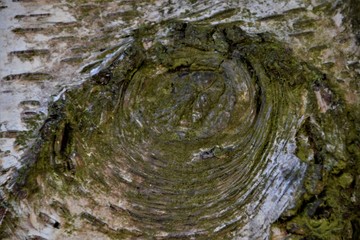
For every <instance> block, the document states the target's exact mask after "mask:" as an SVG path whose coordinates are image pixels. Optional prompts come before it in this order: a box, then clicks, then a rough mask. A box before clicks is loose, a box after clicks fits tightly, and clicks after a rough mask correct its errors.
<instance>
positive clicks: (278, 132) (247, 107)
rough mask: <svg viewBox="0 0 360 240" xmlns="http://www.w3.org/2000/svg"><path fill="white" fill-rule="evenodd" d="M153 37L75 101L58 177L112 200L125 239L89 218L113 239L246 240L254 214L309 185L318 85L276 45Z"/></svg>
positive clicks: (173, 29) (234, 32) (223, 29)
mask: <svg viewBox="0 0 360 240" xmlns="http://www.w3.org/2000/svg"><path fill="white" fill-rule="evenodd" d="M153 31H155V30H154V29H150V30H149V29H146V30H143V32H141V31H139V33H138V36H135V40H134V42H133V43H132V45H131V46H129V47H128V48H127V50H125V51H124V53H123V54H122V55H121V56H120V57H119V58H118V59H117V60H116V61H114V62H113V63H112V65H111V66H110V67H108V68H106V69H102V71H100V72H99V73H98V74H97V75H95V76H94V77H93V78H92V80H90V81H88V82H86V83H84V84H83V85H82V86H81V87H79V88H78V89H74V90H72V91H69V92H68V93H67V95H66V103H64V107H63V110H62V111H63V113H64V114H63V117H62V118H61V119H60V120H59V121H58V122H57V124H56V126H57V128H56V129H57V130H56V131H55V132H57V133H56V134H55V137H54V138H53V139H55V140H50V142H51V144H52V145H53V146H54V147H50V148H52V149H53V151H52V152H53V159H54V162H55V163H54V164H55V166H57V169H60V170H57V172H58V174H59V172H61V174H65V175H66V176H67V178H68V177H70V176H71V177H70V178H72V179H73V180H74V182H75V183H74V182H73V183H72V184H74V186H78V185H82V186H86V188H87V189H88V191H87V192H86V194H85V193H84V194H85V195H84V196H86V197H88V198H92V199H96V197H95V196H98V195H99V194H100V195H102V194H104V195H105V196H107V197H108V199H113V202H111V201H112V200H109V201H110V206H111V208H112V210H113V211H115V212H116V214H115V215H114V216H112V219H118V220H119V221H121V222H122V224H123V225H122V228H120V227H119V228H116V227H115V225H116V224H115V223H114V220H111V221H110V220H109V219H107V217H105V214H104V216H102V215H101V213H99V214H98V215H96V216H93V218H89V217H88V215H89V214H87V215H86V214H85V215H83V216H84V218H85V219H88V220H89V219H90V220H89V221H94V219H96V218H98V221H100V220H99V219H101V221H102V222H103V223H105V224H106V226H109V228H110V229H112V230H111V231H115V232H116V231H118V232H119V231H120V230H119V229H126V231H123V232H122V233H124V234H128V235H129V236H134V235H136V236H143V237H144V238H147V237H156V238H171V237H201V236H203V237H220V236H222V237H227V238H230V237H236V236H237V235H240V234H241V232H242V231H241V229H243V228H244V227H245V226H247V224H249V222H251V221H252V220H251V219H249V215H252V216H254V215H256V214H255V213H256V212H260V211H265V215H266V211H271V206H273V205H276V204H281V200H280V199H281V196H273V197H272V198H273V199H272V200H271V201H272V204H273V205H271V204H270V205H266V204H265V202H266V201H268V200H267V199H268V196H269V192H270V191H274V192H276V191H277V193H279V194H284V193H285V192H286V191H288V189H293V188H294V186H292V185H291V184H292V183H293V182H294V181H296V180H297V179H299V178H301V175H302V172H303V171H304V169H303V168H301V167H300V164H299V163H298V162H297V159H296V157H294V156H293V155H291V154H292V152H291V151H293V150H291V147H289V146H291V144H290V142H291V140H292V139H293V137H294V134H295V133H296V129H297V128H298V126H299V124H300V123H301V121H302V119H303V118H302V116H303V114H304V111H305V107H306V106H305V103H304V101H303V100H304V96H305V95H304V93H306V91H305V89H306V87H307V85H306V82H307V81H308V79H309V76H310V77H314V76H315V75H316V74H312V73H311V71H310V70H309V69H308V68H307V66H306V65H305V64H303V63H299V62H298V61H296V59H295V58H294V57H292V55H291V51H290V50H289V49H286V48H285V47H283V46H282V45H281V44H279V43H278V42H277V41H275V40H274V39H272V38H271V36H268V35H266V34H262V35H261V34H259V35H248V34H246V33H245V32H243V31H242V30H241V29H239V28H237V27H235V26H232V25H218V26H210V27H209V26H201V25H193V24H192V25H190V24H184V23H177V24H172V25H171V24H170V27H168V29H167V35H166V37H164V36H162V35H160V34H159V33H154V32H153ZM164 39H165V40H164ZM51 144H47V143H45V146H49V145H51ZM44 149H45V150H44ZM48 149H49V148H46V147H43V150H42V152H45V153H46V151H48ZM289 156H290V157H289ZM284 161H285V162H284ZM286 161H288V162H286ZM294 161H295V162H296V164H294ZM84 165H86V168H84ZM284 166H285V167H284ZM286 166H288V167H286ZM84 169H87V170H84ZM70 173H71V174H70ZM48 179H50V180H48V181H49V182H50V183H51V182H52V181H53V182H54V184H53V185H52V187H53V186H54V185H55V186H58V187H55V189H56V188H62V187H60V186H59V185H58V183H55V182H56V181H57V180H54V177H51V176H50V177H48ZM51 179H53V180H51ZM275 179H278V180H279V179H280V180H281V181H283V182H281V183H276V182H275ZM276 184H278V185H276ZM50 185H51V184H50ZM75 188H76V187H75ZM274 188H279V189H282V190H276V191H275V190H274ZM115 199H117V200H115ZM116 201H118V202H121V204H118V203H116ZM277 201H278V202H277ZM264 204H265V205H266V206H268V207H269V206H270V207H269V209H267V210H266V206H265V205H264ZM105 205H106V204H105ZM105 205H104V206H102V203H101V202H99V201H98V205H97V207H96V208H95V207H94V209H105V208H106V207H105ZM120 205H121V206H120ZM103 211H105V210H103ZM99 212H101V211H100V210H99ZM112 214H114V213H112ZM93 215H94V214H93ZM91 219H92V220H91ZM254 221H255V220H254ZM264 221H265V220H264ZM269 221H270V220H269ZM261 224H262V223H258V225H261ZM255 225H256V224H255ZM110 226H113V227H112V228H111V227H110ZM114 229H118V230H114ZM107 231H110V230H107ZM259 231H260V230H259Z"/></svg>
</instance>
